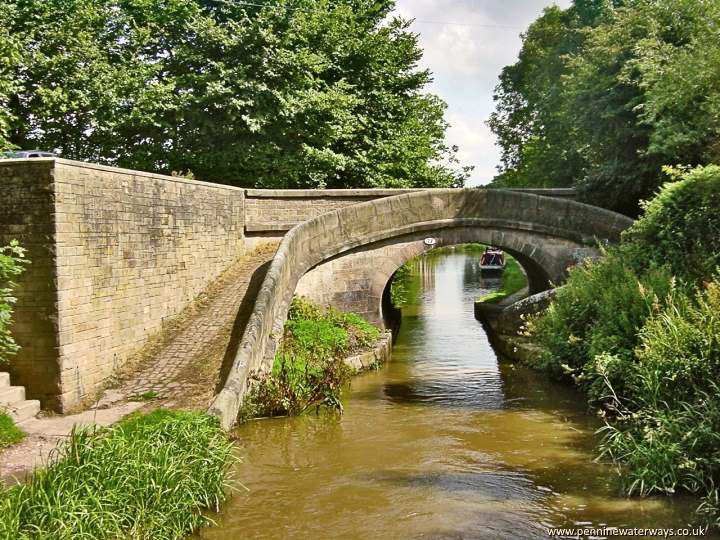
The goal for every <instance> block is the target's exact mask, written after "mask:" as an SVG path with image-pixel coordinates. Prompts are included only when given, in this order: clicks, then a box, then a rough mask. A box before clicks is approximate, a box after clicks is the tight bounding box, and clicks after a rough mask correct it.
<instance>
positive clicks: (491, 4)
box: [397, 0, 571, 185]
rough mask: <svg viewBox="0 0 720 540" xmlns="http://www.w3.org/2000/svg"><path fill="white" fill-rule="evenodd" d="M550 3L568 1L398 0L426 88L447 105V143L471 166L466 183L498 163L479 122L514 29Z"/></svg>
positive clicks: (483, 177) (512, 50)
mask: <svg viewBox="0 0 720 540" xmlns="http://www.w3.org/2000/svg"><path fill="white" fill-rule="evenodd" d="M554 3H556V4H558V5H560V6H561V7H567V6H569V5H570V3H571V0H557V1H556V2H553V1H551V0H504V1H503V0H398V4H397V12H398V14H399V15H401V16H402V17H404V18H406V19H415V20H416V22H415V23H414V25H413V27H412V29H413V31H414V32H417V33H418V34H420V45H421V46H422V47H423V49H424V51H425V55H424V57H423V60H422V66H423V67H427V68H429V69H430V70H431V71H432V72H433V75H434V79H435V80H434V82H433V84H432V85H431V87H430V88H429V90H430V91H431V92H433V93H436V94H438V95H439V96H440V97H442V98H443V99H444V100H445V101H446V102H447V104H448V110H447V113H446V117H447V120H448V122H450V124H451V126H452V127H451V128H450V129H449V130H448V135H447V142H448V144H450V145H453V144H456V145H458V146H459V147H460V152H459V157H460V158H461V159H462V161H463V164H466V165H475V171H474V172H473V175H472V177H471V179H470V182H469V185H479V184H484V183H487V182H489V181H490V180H491V179H492V177H493V176H494V175H495V166H496V165H497V164H498V163H499V158H500V153H499V149H498V148H497V147H496V146H495V140H494V136H493V135H492V133H491V132H490V130H489V129H488V127H487V126H486V125H485V121H486V120H487V118H488V117H489V115H490V113H491V112H492V110H493V101H492V94H493V89H494V87H495V85H496V84H497V78H498V75H499V74H500V71H501V70H502V68H503V67H504V66H506V65H508V64H511V63H513V62H515V60H516V59H517V55H518V53H519V51H520V46H521V41H520V37H519V35H520V32H522V31H523V30H524V29H526V28H527V26H528V25H529V24H530V23H531V22H532V21H533V20H534V19H535V18H537V17H538V16H539V15H540V13H542V10H543V8H545V7H546V6H549V5H552V4H554Z"/></svg>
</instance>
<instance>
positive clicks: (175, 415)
mask: <svg viewBox="0 0 720 540" xmlns="http://www.w3.org/2000/svg"><path fill="white" fill-rule="evenodd" d="M230 460H231V444H230V443H229V441H228V440H227V438H226V437H225V435H224V434H223V433H222V431H221V429H220V427H219V425H218V423H217V421H216V420H215V419H214V418H211V417H209V416H207V415H204V414H200V413H194V412H169V411H155V412H153V413H150V414H148V415H139V416H134V417H131V418H129V419H127V420H125V421H123V422H120V423H119V424H118V425H116V426H115V427H112V428H84V429H77V430H74V431H73V432H72V434H71V435H70V438H69V439H68V440H67V442H66V443H64V444H63V445H61V446H60V447H58V449H57V451H56V454H55V456H54V457H53V460H52V463H51V464H50V465H49V466H48V467H47V468H44V469H40V470H38V471H36V472H35V474H34V475H33V476H32V478H31V479H30V480H29V481H28V482H27V483H25V484H20V485H17V486H14V487H12V488H9V489H5V490H4V491H3V492H2V493H0V538H3V539H13V540H15V539H18V540H24V539H28V540H29V539H44V540H71V539H72V540H83V539H87V540H90V539H92V540H105V539H107V540H110V539H113V540H117V539H120V538H123V539H133V540H141V539H142V540H150V539H153V540H170V539H173V540H174V539H179V538H182V537H183V536H185V535H186V534H188V533H190V532H191V531H193V530H195V529H197V528H198V527H200V526H201V525H204V524H206V523H207V519H206V518H204V517H203V516H202V515H201V514H200V511H201V510H202V509H205V508H217V507H218V505H219V503H220V501H222V500H223V498H224V493H225V488H226V484H225V474H226V470H227V466H228V464H229V463H230Z"/></svg>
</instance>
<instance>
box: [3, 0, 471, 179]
mask: <svg viewBox="0 0 720 540" xmlns="http://www.w3.org/2000/svg"><path fill="white" fill-rule="evenodd" d="M4 7H6V8H7V11H4V14H3V15H2V16H0V37H1V34H2V33H5V34H9V35H11V36H13V40H14V41H9V42H7V46H8V47H10V46H12V47H13V51H15V50H16V49H17V50H18V51H21V52H22V54H20V53H13V54H12V55H11V56H9V57H8V60H7V61H5V63H6V64H7V66H6V67H4V70H5V72H6V73H7V74H8V75H7V76H6V77H3V78H2V79H0V80H3V81H5V82H4V83H0V105H4V104H6V106H4V107H3V113H4V114H5V115H6V117H7V118H9V121H10V122H11V123H10V126H11V127H10V130H9V139H10V141H11V142H12V143H14V144H16V145H18V146H22V147H41V148H46V149H57V150H58V151H59V152H60V154H61V155H63V156H64V157H68V158H73V159H84V160H91V161H96V162H101V163H107V164H116V165H120V166H124V167H134V168H139V169H142V170H149V171H157V172H163V173H167V174H169V173H171V172H172V171H182V173H181V174H183V175H184V176H191V177H196V178H200V179H203V180H212V181H220V182H226V183H231V184H235V185H253V186H257V187H270V188H287V187H318V188H323V187H378V186H388V187H403V186H405V187H411V186H450V185H459V184H461V183H462V182H463V180H464V178H465V177H466V176H467V170H466V169H465V168H460V167H457V159H456V158H455V155H456V151H457V149H455V148H450V147H447V146H446V145H445V143H444V135H445V131H446V128H447V124H446V122H445V120H444V119H443V112H444V108H445V104H444V103H443V102H442V101H441V100H440V99H439V98H437V97H436V96H434V95H431V94H428V93H426V92H425V88H426V86H427V84H428V83H429V82H430V80H431V76H430V74H429V73H428V72H427V71H425V70H421V69H419V68H418V67H417V64H418V61H419V59H420V58H421V56H422V51H421V49H420V48H419V46H418V39H417V35H415V34H413V33H412V32H410V31H409V22H408V21H404V20H402V19H400V18H398V17H393V16H392V12H393V10H394V2H393V1H392V0H342V1H340V2H330V1H328V0H294V1H293V2H290V3H289V4H285V3H284V4H282V5H278V4H277V3H271V2H257V3H252V2H251V3H250V4H247V3H235V2H227V1H217V0H210V1H204V0H203V1H201V0H142V1H138V0H132V1H130V0H100V1H95V0H92V1H91V0H31V1H23V2H20V1H17V0H11V1H9V2H5V3H4ZM15 41H18V42H19V43H20V44H21V45H22V47H19V46H18V47H16V46H15V45H14V43H15ZM0 43H3V41H2V40H0ZM2 46H5V45H2ZM19 54H20V55H19ZM18 55H19V56H18ZM0 69H3V66H2V65H1V64H0ZM1 84H5V85H6V86H7V88H5V87H4V86H2V85H1ZM4 95H5V96H6V97H3V96H4ZM8 96H9V97H8ZM7 121H8V120H4V122H5V123H7ZM2 122H3V120H0V128H1V127H2ZM0 133H1V132H0Z"/></svg>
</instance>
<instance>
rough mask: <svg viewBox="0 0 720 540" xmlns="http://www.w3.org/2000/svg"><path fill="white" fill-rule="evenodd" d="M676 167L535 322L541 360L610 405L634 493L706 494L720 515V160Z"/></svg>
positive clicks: (607, 432)
mask: <svg viewBox="0 0 720 540" xmlns="http://www.w3.org/2000/svg"><path fill="white" fill-rule="evenodd" d="M669 173H671V174H672V175H673V176H674V177H675V179H676V181H674V182H671V183H668V184H666V185H665V186H664V187H663V188H662V189H661V191H660V193H659V194H658V195H657V196H656V197H655V198H654V199H652V200H651V201H649V202H648V203H646V204H644V205H643V207H644V209H645V214H644V215H643V216H642V217H641V218H640V219H639V220H638V221H636V222H635V224H634V225H633V226H632V227H631V228H630V229H629V230H628V231H627V232H626V233H625V234H624V235H623V239H622V242H621V245H619V246H615V247H611V248H608V249H607V250H606V251H605V252H604V254H603V255H604V257H603V258H602V259H601V260H599V261H595V262H586V263H585V264H584V265H582V266H580V267H577V268H575V269H573V270H572V271H571V272H570V276H569V279H568V281H567V283H566V285H565V286H564V287H562V288H561V289H559V290H558V292H557V294H556V297H555V299H554V301H553V303H552V304H551V305H550V307H549V308H548V310H547V311H546V313H545V314H544V315H542V317H541V318H540V319H539V320H535V321H533V323H532V325H531V326H532V330H533V331H534V332H535V334H536V337H537V338H538V339H539V341H540V343H541V344H542V345H543V346H544V347H545V349H546V351H545V353H544V354H542V355H541V357H540V359H539V360H538V362H537V366H538V367H541V368H544V369H546V370H548V371H550V372H551V373H554V374H556V375H561V376H564V375H571V376H572V377H573V378H574V380H575V382H576V383H577V384H578V385H580V386H581V387H582V388H583V389H585V390H586V391H587V392H588V395H589V400H590V404H591V405H592V406H594V407H598V408H601V412H602V413H603V415H604V416H605V417H606V421H607V425H606V427H605V428H604V429H603V433H604V437H603V440H602V443H601V445H600V450H601V454H602V455H604V456H606V457H609V458H611V459H613V460H614V461H615V462H616V463H617V464H618V467H619V470H620V471H621V472H622V478H623V480H624V481H626V482H627V486H626V487H627V489H628V492H629V493H639V494H643V495H644V494H647V493H651V492H664V493H672V492H674V491H676V490H686V491H691V492H695V493H699V494H701V495H703V496H704V497H705V499H704V502H703V505H702V506H701V510H702V511H703V512H705V513H708V514H713V513H715V514H714V515H715V516H716V517H715V518H713V519H716V520H720V517H717V516H718V515H719V514H717V512H718V510H720V506H719V505H718V504H717V500H718V492H717V486H718V485H720V458H718V453H717V448H718V444H719V443H720V397H718V396H720V393H719V391H720V387H718V383H717V374H718V373H719V372H720V315H719V314H720V274H718V272H720V267H718V266H717V262H718V259H717V257H718V252H719V251H718V250H719V248H720V245H718V242H719V240H718V219H719V218H718V216H717V213H718V212H717V209H718V202H720V196H719V195H718V193H720V191H719V190H720V168H719V167H716V166H708V167H698V168H696V169H693V170H687V171H669ZM719 523H720V522H719Z"/></svg>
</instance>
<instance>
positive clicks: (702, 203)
mask: <svg viewBox="0 0 720 540" xmlns="http://www.w3.org/2000/svg"><path fill="white" fill-rule="evenodd" d="M666 170H667V172H669V173H670V174H672V175H674V177H675V178H676V179H677V181H675V182H670V183H668V184H665V185H664V186H663V187H662V189H661V190H660V192H659V193H658V194H657V196H656V197H655V198H653V199H651V200H650V201H649V202H646V203H644V204H643V208H644V214H643V216H642V218H641V219H639V220H638V221H637V222H636V223H635V224H634V225H633V227H631V228H630V229H629V230H628V231H627V232H626V233H625V234H624V235H623V240H624V242H625V243H628V244H634V245H635V246H637V248H639V249H640V250H642V256H643V258H644V259H645V260H648V261H653V262H656V263H663V264H668V265H669V267H670V269H671V270H672V273H673V274H675V275H676V276H678V277H679V278H681V279H685V280H688V281H695V282H697V281H699V280H703V279H706V278H707V277H708V276H710V275H711V274H712V272H713V271H714V270H715V268H716V267H717V266H718V265H719V264H720V211H719V209H720V166H717V165H708V166H707V167H697V168H695V169H692V170H690V171H681V170H675V169H666Z"/></svg>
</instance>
